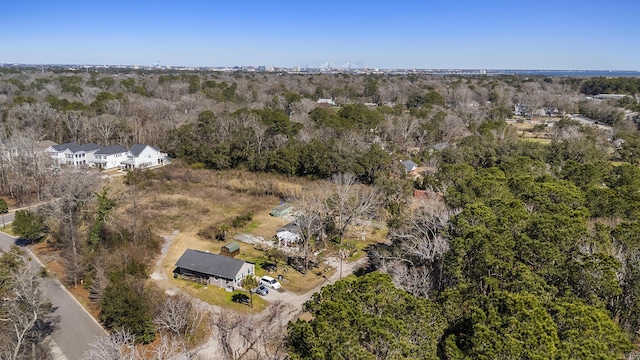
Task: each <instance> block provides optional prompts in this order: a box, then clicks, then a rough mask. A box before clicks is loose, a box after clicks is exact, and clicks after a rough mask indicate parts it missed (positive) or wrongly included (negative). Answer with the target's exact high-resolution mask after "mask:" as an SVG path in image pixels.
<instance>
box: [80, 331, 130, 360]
mask: <svg viewBox="0 0 640 360" xmlns="http://www.w3.org/2000/svg"><path fill="white" fill-rule="evenodd" d="M134 343H135V337H134V336H133V335H132V334H130V333H129V332H128V331H126V330H118V331H115V332H113V333H111V335H109V336H105V337H101V338H98V339H96V340H94V341H93V342H91V343H90V344H89V350H87V351H86V352H85V353H84V354H83V356H82V359H83V360H137V359H141V358H142V354H141V353H140V352H139V351H138V349H137V348H136V347H135V346H134Z"/></svg>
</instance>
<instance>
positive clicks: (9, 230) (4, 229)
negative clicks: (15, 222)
mask: <svg viewBox="0 0 640 360" xmlns="http://www.w3.org/2000/svg"><path fill="white" fill-rule="evenodd" d="M11 225H12V224H6V225H4V226H0V231H2V232H4V233H7V234H9V235H11V236H16V234H15V233H14V232H13V226H11Z"/></svg>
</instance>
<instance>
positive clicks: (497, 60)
mask: <svg viewBox="0 0 640 360" xmlns="http://www.w3.org/2000/svg"><path fill="white" fill-rule="evenodd" d="M0 12H1V13H2V16H1V17H0V62H3V63H7V62H17V63H31V64H40V63H47V64H49V63H56V64H115V65H119V64H127V65H152V64H155V63H156V62H159V63H160V65H174V66H178V65H185V66H234V65H255V66H258V65H266V66H287V67H289V66H305V65H309V66H320V65H322V64H323V63H325V62H327V61H331V63H332V64H335V65H343V64H345V63H347V62H348V61H351V62H353V63H354V64H356V65H357V66H360V67H369V68H423V69H429V68H446V69H456V68H462V69H561V70H569V69H571V70H573V69H576V70H587V69H592V70H600V69H602V70H640V1H638V0H608V1H602V0H600V1H592V0H582V1H577V0H555V1H549V0H537V1H530V0H491V1H489V0H476V1H473V0H470V1H467V0H439V1H431V0H424V1H406V0H397V1H348V0H343V1H334V0H321V1H314V2H306V1H288V0H280V1H244V2H240V1H238V2H235V1H234V2H230V1H216V0H209V1H192V0H184V1H182V0H180V1H178V0H174V1H165V0H156V1H154V2H151V1H138V0H129V1H121V0H112V1H93V0H91V1H87V0H84V1H76V0H69V1H55V0H50V1H6V2H4V3H3V4H2V5H1V6H0Z"/></svg>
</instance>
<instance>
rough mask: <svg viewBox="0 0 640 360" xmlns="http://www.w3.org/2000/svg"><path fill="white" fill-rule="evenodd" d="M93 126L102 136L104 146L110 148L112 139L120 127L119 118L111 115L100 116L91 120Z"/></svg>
mask: <svg viewBox="0 0 640 360" xmlns="http://www.w3.org/2000/svg"><path fill="white" fill-rule="evenodd" d="M91 124H92V126H93V127H94V128H95V129H96V131H97V132H98V135H100V139H101V141H100V142H101V144H102V146H108V145H109V141H110V139H111V137H112V136H113V135H114V134H115V132H116V129H117V128H118V126H119V121H118V118H117V117H115V116H113V115H110V114H104V115H98V116H96V117H94V118H92V119H91Z"/></svg>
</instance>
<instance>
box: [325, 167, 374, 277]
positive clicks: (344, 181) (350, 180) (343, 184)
mask: <svg viewBox="0 0 640 360" xmlns="http://www.w3.org/2000/svg"><path fill="white" fill-rule="evenodd" d="M332 182H333V189H332V193H331V195H330V196H329V197H328V198H327V207H328V209H330V210H331V212H332V213H333V220H334V224H335V229H336V233H337V236H338V238H339V240H340V248H341V249H340V250H342V248H343V241H344V237H345V235H346V233H347V229H348V228H349V226H350V225H351V224H353V223H354V221H355V220H356V219H357V218H359V217H362V216H365V217H370V216H371V214H372V213H374V212H376V210H377V206H378V202H379V194H378V191H377V190H376V189H374V188H372V187H368V186H364V185H362V184H358V182H357V181H356V177H355V175H353V174H350V173H346V174H338V175H334V176H333V178H332ZM343 257H344V256H343V255H342V254H341V256H340V277H341V278H342V259H343Z"/></svg>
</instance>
